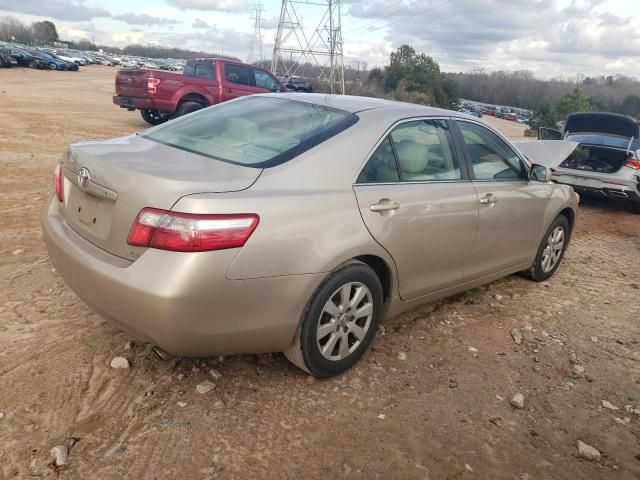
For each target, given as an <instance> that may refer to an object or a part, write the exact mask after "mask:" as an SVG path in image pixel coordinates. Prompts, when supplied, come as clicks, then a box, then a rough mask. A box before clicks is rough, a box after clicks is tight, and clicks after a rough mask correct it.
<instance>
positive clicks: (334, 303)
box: [284, 260, 383, 377]
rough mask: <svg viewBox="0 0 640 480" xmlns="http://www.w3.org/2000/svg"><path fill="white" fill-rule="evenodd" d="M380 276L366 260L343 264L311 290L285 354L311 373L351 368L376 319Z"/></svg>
mask: <svg viewBox="0 0 640 480" xmlns="http://www.w3.org/2000/svg"><path fill="white" fill-rule="evenodd" d="M382 305H383V293H382V286H381V284H380V279H379V278H378V276H377V275H376V273H375V272H374V271H373V270H372V269H371V268H370V267H369V266H368V265H366V264H364V263H362V262H359V261H355V260H353V261H350V262H348V263H345V264H344V265H342V266H341V267H339V268H338V269H336V270H335V271H334V272H332V273H331V274H330V276H329V277H328V278H327V279H326V280H325V281H324V283H323V284H322V285H320V287H318V289H317V290H316V292H315V293H314V294H313V296H312V297H311V299H310V300H309V303H308V304H307V307H306V308H305V311H304V313H303V315H302V320H301V322H300V325H299V327H298V330H297V332H296V337H295V339H294V341H293V343H292V345H291V347H289V349H288V350H287V351H285V352H284V354H285V356H286V357H287V358H288V359H289V361H291V363H293V364H294V365H296V366H298V367H300V368H301V369H302V370H304V371H306V372H308V373H310V374H312V375H315V376H316V377H332V376H335V375H339V374H340V373H342V372H344V371H346V370H348V369H349V368H351V367H352V366H353V365H354V364H355V363H356V362H357V361H358V360H359V359H360V357H362V355H363V354H364V353H365V352H366V351H367V349H368V348H369V345H371V342H372V341H373V338H374V337H375V334H376V331H377V329H378V324H379V323H380V320H381V318H382Z"/></svg>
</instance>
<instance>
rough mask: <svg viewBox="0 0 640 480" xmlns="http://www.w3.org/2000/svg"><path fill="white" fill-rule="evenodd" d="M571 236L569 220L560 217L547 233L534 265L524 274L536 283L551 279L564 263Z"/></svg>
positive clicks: (562, 216)
mask: <svg viewBox="0 0 640 480" xmlns="http://www.w3.org/2000/svg"><path fill="white" fill-rule="evenodd" d="M570 236H571V226H570V225H569V220H567V217H565V216H564V215H558V217H557V218H556V219H555V220H554V221H553V223H552V224H551V226H550V227H549V229H548V230H547V232H546V233H545V236H544V238H543V240H542V243H541V244H540V247H539V248H538V253H537V255H536V258H535V261H534V262H533V265H532V266H531V268H530V269H529V270H527V271H526V272H524V274H525V275H526V276H527V277H529V278H530V279H531V280H534V281H536V282H543V281H545V280H547V279H549V278H550V277H551V276H552V275H553V274H554V273H556V270H558V267H559V266H560V263H561V262H562V258H563V257H564V253H565V251H566V250H567V246H568V245H569V238H570Z"/></svg>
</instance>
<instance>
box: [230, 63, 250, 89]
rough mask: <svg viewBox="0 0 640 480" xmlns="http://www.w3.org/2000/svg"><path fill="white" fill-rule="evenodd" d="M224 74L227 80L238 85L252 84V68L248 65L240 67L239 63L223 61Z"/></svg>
mask: <svg viewBox="0 0 640 480" xmlns="http://www.w3.org/2000/svg"><path fill="white" fill-rule="evenodd" d="M224 75H225V77H226V79H227V81H228V82H231V83H238V84H240V85H252V84H253V83H254V82H253V81H252V80H253V78H252V77H253V69H252V68H248V67H242V66H240V65H234V64H232V63H225V65H224Z"/></svg>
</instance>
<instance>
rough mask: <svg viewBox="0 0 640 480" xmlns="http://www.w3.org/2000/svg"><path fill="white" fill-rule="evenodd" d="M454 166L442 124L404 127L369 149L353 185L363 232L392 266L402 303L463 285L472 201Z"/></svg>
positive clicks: (474, 213)
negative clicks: (385, 254)
mask: <svg viewBox="0 0 640 480" xmlns="http://www.w3.org/2000/svg"><path fill="white" fill-rule="evenodd" d="M459 160H460V159H459V155H458V152H457V151H456V148H455V145H454V143H453V138H452V135H451V131H450V124H449V122H448V121H447V120H446V119H420V120H410V121H404V122H401V123H399V124H397V125H396V126H395V127H394V128H393V129H392V130H391V132H390V133H389V134H388V135H387V136H385V138H384V139H383V140H382V141H381V143H380V144H379V145H378V146H377V147H376V149H375V151H374V153H373V154H372V155H371V157H370V158H369V160H368V161H367V163H366V165H365V166H364V168H363V170H362V172H361V173H360V175H359V177H358V179H357V181H356V184H355V185H354V191H355V193H356V197H357V200H358V205H359V208H360V212H361V215H362V218H363V220H364V222H365V224H366V226H367V228H368V229H369V232H370V233H371V235H372V236H373V237H374V238H375V240H376V241H377V242H378V243H379V244H380V245H382V246H383V247H384V248H385V249H386V250H387V251H388V252H389V253H390V254H391V256H392V257H393V259H394V261H395V263H396V266H397V269H398V275H399V289H400V296H401V297H402V299H404V300H408V299H412V298H416V297H419V296H421V295H425V294H428V293H431V292H435V291H438V290H442V289H444V288H447V287H450V286H453V285H455V284H458V283H460V282H461V280H462V275H463V271H464V266H465V263H466V260H467V258H468V256H469V253H470V251H471V248H472V246H473V241H474V238H475V235H476V227H477V222H478V197H477V194H476V191H475V189H474V187H473V185H472V184H471V182H470V181H469V179H468V176H467V173H466V171H465V170H464V169H461V168H460V161H459Z"/></svg>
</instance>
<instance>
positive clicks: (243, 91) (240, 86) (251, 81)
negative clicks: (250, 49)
mask: <svg viewBox="0 0 640 480" xmlns="http://www.w3.org/2000/svg"><path fill="white" fill-rule="evenodd" d="M255 85H256V82H255V77H254V73H253V68H251V67H245V66H244V65H236V64H234V63H225V64H224V79H223V94H224V99H225V100H231V99H233V98H238V97H243V96H245V95H252V94H254V93H264V90H263V89H260V88H256V86H255Z"/></svg>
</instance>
